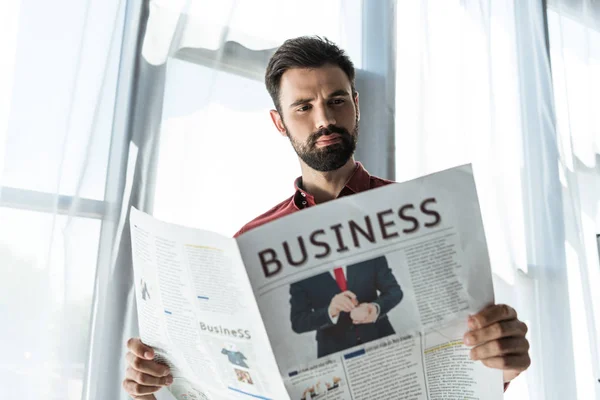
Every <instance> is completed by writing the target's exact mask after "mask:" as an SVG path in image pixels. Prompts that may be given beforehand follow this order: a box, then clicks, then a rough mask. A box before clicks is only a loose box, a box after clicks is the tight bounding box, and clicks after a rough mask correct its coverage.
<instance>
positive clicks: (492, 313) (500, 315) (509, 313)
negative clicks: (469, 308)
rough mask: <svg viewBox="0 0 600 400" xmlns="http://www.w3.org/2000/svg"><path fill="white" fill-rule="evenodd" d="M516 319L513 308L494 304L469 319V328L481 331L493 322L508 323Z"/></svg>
mask: <svg viewBox="0 0 600 400" xmlns="http://www.w3.org/2000/svg"><path fill="white" fill-rule="evenodd" d="M516 318H517V312H516V311H515V309H514V308H512V307H510V306H507V305H506V304H494V305H492V306H489V307H486V308H484V309H483V310H481V311H480V312H478V313H477V314H475V315H471V316H470V317H469V321H468V323H469V328H470V329H471V330H474V329H481V328H484V327H486V326H489V325H491V324H493V323H495V322H500V321H508V320H511V319H516Z"/></svg>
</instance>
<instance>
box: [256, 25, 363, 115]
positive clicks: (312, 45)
mask: <svg viewBox="0 0 600 400" xmlns="http://www.w3.org/2000/svg"><path fill="white" fill-rule="evenodd" d="M325 64H331V65H334V66H337V67H340V68H341V69H342V71H344V72H345V73H346V75H347V76H348V79H349V80H350V85H351V88H352V95H354V93H355V92H356V90H355V88H354V64H352V61H351V60H350V58H349V57H348V56H347V55H346V52H345V51H344V50H342V49H340V48H339V47H338V46H337V45H336V44H335V43H333V42H331V41H330V40H329V39H327V38H325V37H323V38H322V37H320V36H300V37H297V38H294V39H288V40H286V41H285V42H284V43H283V44H282V45H281V46H280V47H279V48H278V49H277V51H276V52H275V54H273V56H272V57H271V59H270V60H269V65H268V66H267V72H266V74H265V84H266V85H267V90H268V91H269V94H270V95H271V98H272V99H273V103H274V104H275V108H276V109H277V111H279V112H281V109H280V104H279V86H280V82H281V76H282V75H283V73H284V72H285V71H287V70H288V69H290V68H319V67H322V66H324V65H325Z"/></svg>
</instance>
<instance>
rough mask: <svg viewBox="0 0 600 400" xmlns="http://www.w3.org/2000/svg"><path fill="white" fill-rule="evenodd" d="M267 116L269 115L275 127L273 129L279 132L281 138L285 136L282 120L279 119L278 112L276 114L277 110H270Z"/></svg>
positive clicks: (285, 130) (285, 131)
mask: <svg viewBox="0 0 600 400" xmlns="http://www.w3.org/2000/svg"><path fill="white" fill-rule="evenodd" d="M269 114H271V120H272V121H273V125H275V128H276V129H277V130H278V131H279V133H280V134H281V135H282V136H287V129H286V128H285V124H284V123H283V118H281V115H280V114H279V112H277V110H271V111H269Z"/></svg>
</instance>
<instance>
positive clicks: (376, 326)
mask: <svg viewBox="0 0 600 400" xmlns="http://www.w3.org/2000/svg"><path fill="white" fill-rule="evenodd" d="M400 300H402V290H401V289H400V285H399V284H398V282H397V281H396V278H395V277H394V275H393V274H392V270H391V269H390V267H389V266H388V263H387V260H386V258H385V257H383V256H381V257H377V258H374V259H371V260H367V261H362V262H359V263H356V264H352V265H348V266H347V267H338V268H334V269H333V270H332V271H330V272H324V273H322V274H319V275H315V276H313V277H311V278H308V279H305V280H303V281H300V282H296V283H293V284H291V285H290V305H291V312H290V321H291V323H292V330H293V331H294V332H296V333H305V332H310V331H316V340H317V357H319V358H320V357H324V356H327V355H329V354H333V353H336V352H338V351H342V350H345V349H348V348H351V347H353V346H356V345H360V344H363V343H367V342H370V341H372V340H376V339H380V338H383V337H385V336H389V335H392V334H394V333H395V331H394V328H393V327H392V324H391V323H390V321H389V320H388V317H387V313H388V312H389V311H390V310H391V309H392V308H394V307H395V306H397V305H398V303H400Z"/></svg>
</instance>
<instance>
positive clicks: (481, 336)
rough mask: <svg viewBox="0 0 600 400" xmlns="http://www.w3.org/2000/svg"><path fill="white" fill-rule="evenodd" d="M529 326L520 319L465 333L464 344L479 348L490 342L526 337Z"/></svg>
mask: <svg viewBox="0 0 600 400" xmlns="http://www.w3.org/2000/svg"><path fill="white" fill-rule="evenodd" d="M526 333H527V325H525V324H524V323H523V322H521V321H519V320H518V319H515V320H512V321H502V322H496V323H494V324H492V325H490V326H486V327H485V328H483V329H478V330H475V331H470V332H467V333H465V336H464V339H463V340H464V342H465V344H466V345H467V346H477V345H480V344H483V343H485V342H489V341H490V340H496V339H500V338H505V337H511V336H521V337H523V336H525V334H526Z"/></svg>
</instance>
